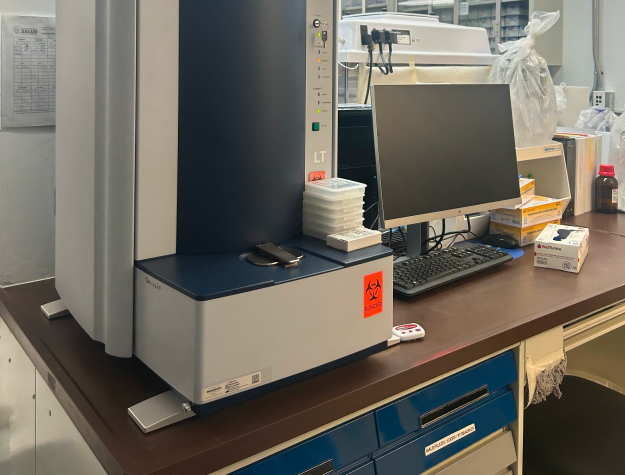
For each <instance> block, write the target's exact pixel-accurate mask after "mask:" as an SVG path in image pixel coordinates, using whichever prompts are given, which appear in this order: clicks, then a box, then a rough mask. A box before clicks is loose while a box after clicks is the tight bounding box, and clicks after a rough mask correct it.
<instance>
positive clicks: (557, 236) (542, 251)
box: [534, 224, 590, 274]
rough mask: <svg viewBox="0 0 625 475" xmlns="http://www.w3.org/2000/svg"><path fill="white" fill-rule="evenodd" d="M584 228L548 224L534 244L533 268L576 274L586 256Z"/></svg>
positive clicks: (587, 241)
mask: <svg viewBox="0 0 625 475" xmlns="http://www.w3.org/2000/svg"><path fill="white" fill-rule="evenodd" d="M589 237H590V235H589V231H588V229H586V228H577V227H573V226H562V225H559V224H549V225H547V227H546V228H545V229H544V230H543V232H542V233H540V236H538V238H537V239H536V242H535V243H534V266H536V267H544V268H547V269H556V270H563V271H565V272H573V273H575V274H578V273H579V271H580V270H581V268H582V266H583V265H584V261H585V260H586V256H587V255H588V243H589Z"/></svg>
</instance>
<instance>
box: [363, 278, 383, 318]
mask: <svg viewBox="0 0 625 475" xmlns="http://www.w3.org/2000/svg"><path fill="white" fill-rule="evenodd" d="M383 287H384V272H376V273H375V274H369V275H367V276H365V286H364V290H365V291H364V313H365V318H369V317H373V316H374V315H377V314H378V313H382V310H383V307H382V305H383V302H384V289H383Z"/></svg>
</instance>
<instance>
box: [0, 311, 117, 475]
mask: <svg viewBox="0 0 625 475" xmlns="http://www.w3.org/2000/svg"><path fill="white" fill-rule="evenodd" d="M0 475H106V472H105V471H104V469H103V468H102V466H101V465H100V463H99V462H98V460H97V459H96V457H95V455H93V452H92V451H91V449H90V448H89V446H88V445H87V443H86V442H85V440H84V439H83V438H82V436H81V435H80V433H79V432H78V430H77V429H76V427H75V426H74V424H73V423H72V421H71V420H70V419H69V417H68V416H67V414H66V413H65V411H64V410H63V408H62V407H61V405H60V404H59V402H58V401H57V400H56V397H55V396H54V394H53V393H52V391H51V390H50V389H49V388H48V385H47V384H46V382H45V381H44V379H43V378H42V377H41V376H40V375H39V373H37V370H36V369H35V367H34V366H33V364H32V363H31V361H30V359H29V358H28V356H27V355H26V353H24V350H22V347H21V346H20V344H19V343H18V342H17V340H16V339H15V337H14V336H13V335H12V334H11V332H10V331H9V329H8V328H7V326H6V325H5V323H4V322H3V321H2V319H0Z"/></svg>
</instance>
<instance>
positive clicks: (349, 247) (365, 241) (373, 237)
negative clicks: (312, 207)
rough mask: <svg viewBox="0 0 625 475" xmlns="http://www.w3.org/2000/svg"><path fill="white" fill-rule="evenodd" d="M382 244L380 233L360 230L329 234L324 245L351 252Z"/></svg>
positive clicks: (365, 229)
mask: <svg viewBox="0 0 625 475" xmlns="http://www.w3.org/2000/svg"><path fill="white" fill-rule="evenodd" d="M381 242H382V233H381V232H380V231H374V230H372V229H367V228H361V229H354V230H352V231H344V232H342V233H338V234H330V235H329V236H328V237H327V238H326V243H327V245H328V246H330V247H334V248H336V249H339V250H341V251H345V252H351V251H357V250H358V249H363V248H365V247H369V246H375V245H376V244H380V243H381Z"/></svg>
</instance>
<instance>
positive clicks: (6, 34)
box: [0, 15, 56, 128]
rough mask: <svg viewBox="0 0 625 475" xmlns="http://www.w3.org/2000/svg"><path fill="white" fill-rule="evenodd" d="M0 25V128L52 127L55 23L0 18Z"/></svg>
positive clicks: (40, 19) (49, 19)
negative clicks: (0, 53) (0, 116)
mask: <svg viewBox="0 0 625 475" xmlns="http://www.w3.org/2000/svg"><path fill="white" fill-rule="evenodd" d="M0 23H1V29H0V32H1V35H2V36H1V44H2V46H1V51H2V61H1V66H0V78H1V80H0V82H1V85H2V87H1V93H0V99H1V107H0V108H1V110H2V122H1V124H2V128H5V127H35V126H42V125H54V124H55V118H56V28H55V19H54V18H53V17H35V16H11V15H2V17H1V19H0Z"/></svg>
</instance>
